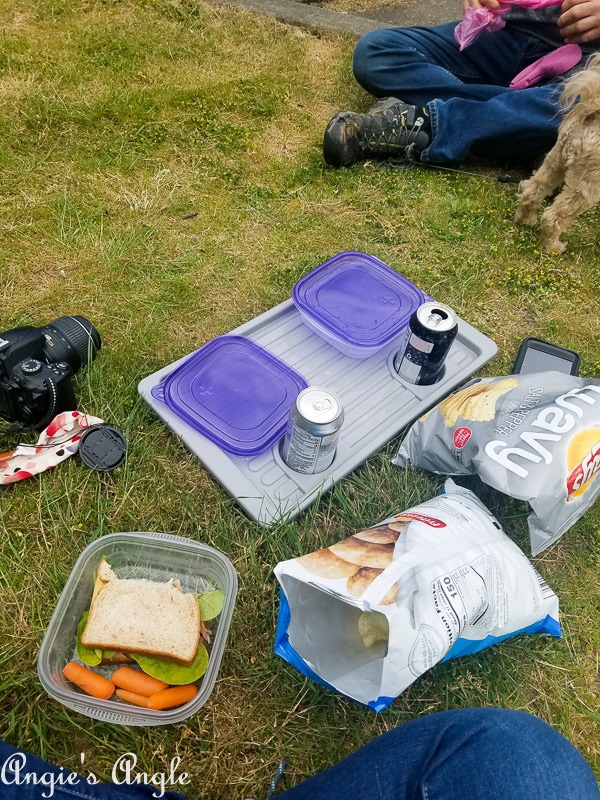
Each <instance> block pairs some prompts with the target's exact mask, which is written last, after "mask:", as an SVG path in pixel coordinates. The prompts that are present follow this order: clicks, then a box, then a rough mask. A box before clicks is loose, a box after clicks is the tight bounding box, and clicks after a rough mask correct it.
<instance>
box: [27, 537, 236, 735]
mask: <svg viewBox="0 0 600 800" xmlns="http://www.w3.org/2000/svg"><path fill="white" fill-rule="evenodd" d="M102 558H105V559H106V560H107V561H108V563H109V564H110V565H111V567H112V569H113V570H114V572H116V574H117V576H118V577H120V578H148V579H149V580H155V581H167V580H169V579H170V578H178V579H179V581H180V582H181V586H182V588H183V589H184V590H185V591H188V592H194V593H196V594H202V593H204V592H208V591H211V590H213V589H221V591H222V592H223V593H224V595H225V604H224V606H223V610H222V611H221V613H220V614H219V616H218V617H216V618H215V619H214V620H210V622H208V623H207V624H208V627H209V628H210V630H211V632H212V640H211V644H209V645H208V646H207V649H208V657H209V659H208V669H207V670H206V672H205V673H204V675H203V676H202V678H200V680H199V681H198V682H197V686H198V694H197V695H196V696H195V697H194V698H193V699H192V700H190V701H189V702H188V703H185V704H184V705H181V706H177V707H175V708H171V709H166V710H164V711H153V710H151V709H147V708H141V707H139V706H134V705H132V704H130V703H126V702H124V701H122V700H120V699H119V698H117V697H116V696H115V698H114V699H111V700H99V699H97V698H95V697H91V696H89V695H87V694H85V693H84V692H82V691H81V690H80V689H79V688H78V687H77V686H75V685H74V684H72V683H70V682H69V681H68V680H67V679H66V678H65V677H64V676H63V674H62V670H63V667H64V666H65V664H66V663H67V662H68V661H79V659H78V658H77V650H76V636H77V625H78V624H79V621H80V620H81V616H82V614H83V612H84V611H87V610H88V609H89V607H90V601H91V598H92V591H93V584H94V573H95V571H96V569H97V567H98V564H99V562H100V561H101V559H102ZM236 593H237V575H236V572H235V570H234V568H233V566H232V564H231V562H230V561H229V559H227V558H226V557H225V556H224V555H223V554H222V553H220V552H219V551H218V550H215V549H214V548H212V547H209V546H207V545H204V544H200V543H199V542H195V541H193V540H192V539H185V538H183V537H179V536H171V535H170V534H166V533H111V534H108V535H107V536H102V537H100V538H99V539H96V541H94V542H92V543H91V544H90V545H88V546H87V547H86V548H85V550H84V551H83V552H82V553H81V555H80V556H79V558H78V559H77V561H76V563H75V566H74V567H73V570H72V572H71V575H70V577H69V579H68V580H67V582H66V584H65V588H64V589H63V592H62V594H61V596H60V598H59V600H58V603H57V605H56V608H55V610H54V613H53V614H52V617H51V619H50V623H49V624H48V628H47V630H46V634H45V636H44V638H43V640H42V644H41V646H40V651H39V654H38V664H37V667H38V675H39V678H40V681H41V683H42V686H43V687H44V689H45V690H46V691H47V692H48V694H49V695H50V696H51V697H53V698H54V699H55V700H58V701H59V702H60V703H62V704H63V705H64V706H66V707H67V708H70V709H72V710H73V711H78V712H79V713H80V714H85V716H87V717H92V718H94V719H98V720H102V721H103V722H112V723H114V724H116V725H168V724H171V723H174V722H181V721H182V720H184V719H187V718H188V717H190V716H191V715H192V714H194V713H196V711H198V709H199V708H201V707H202V706H203V705H204V704H205V703H206V701H207V700H208V698H209V696H210V694H211V692H212V690H213V687H214V684H215V681H216V679H217V675H218V672H219V667H220V664H221V659H222V657H223V650H224V648H225V640H226V638H227V632H228V630H229V624H230V622H231V616H232V614H233V608H234V605H235V597H236ZM90 669H93V670H94V671H95V672H98V673H99V674H101V675H104V676H105V677H107V678H110V675H111V674H112V672H113V671H114V669H116V667H115V666H114V665H113V666H110V665H109V666H98V667H90Z"/></svg>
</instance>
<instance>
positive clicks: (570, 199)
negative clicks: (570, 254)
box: [541, 184, 600, 253]
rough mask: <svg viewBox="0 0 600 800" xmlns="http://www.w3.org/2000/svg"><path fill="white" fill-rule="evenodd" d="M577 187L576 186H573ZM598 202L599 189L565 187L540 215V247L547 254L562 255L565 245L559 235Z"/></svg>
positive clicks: (599, 196)
mask: <svg viewBox="0 0 600 800" xmlns="http://www.w3.org/2000/svg"><path fill="white" fill-rule="evenodd" d="M575 185H577V184H575ZM599 200H600V187H597V186H589V185H584V186H581V185H580V186H579V187H578V188H577V189H573V188H572V187H571V186H568V185H567V186H565V187H564V189H563V190H562V192H561V193H560V194H559V195H558V196H557V197H556V199H555V200H554V202H553V203H552V205H551V206H549V207H548V208H547V209H546V210H545V211H544V213H543V214H542V237H541V240H542V246H543V247H544V249H545V250H547V251H548V252H549V253H564V252H565V250H566V245H565V244H564V243H563V242H561V241H560V235H561V233H562V232H563V231H565V230H566V229H567V227H568V225H569V223H570V222H571V221H572V220H573V219H574V218H575V217H577V216H579V214H583V212H584V211H587V210H588V208H591V207H592V206H593V205H595V204H596V203H597V202H598V201H599Z"/></svg>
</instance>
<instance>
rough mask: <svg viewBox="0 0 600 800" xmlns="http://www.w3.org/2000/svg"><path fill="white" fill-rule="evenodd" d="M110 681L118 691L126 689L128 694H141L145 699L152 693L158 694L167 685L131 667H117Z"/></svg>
mask: <svg viewBox="0 0 600 800" xmlns="http://www.w3.org/2000/svg"><path fill="white" fill-rule="evenodd" d="M111 680H112V682H113V683H114V684H115V686H118V687H119V689H127V691H128V692H135V693H136V694H143V695H144V696H145V697H150V695H151V694H154V692H160V691H161V690H162V689H166V688H167V687H168V685H169V684H168V683H165V682H164V681H159V680H158V679H157V678H152V677H151V676H150V675H146V673H145V672H140V670H139V669H132V668H131V667H119V668H118V669H116V670H115V671H114V672H113V674H112V676H111Z"/></svg>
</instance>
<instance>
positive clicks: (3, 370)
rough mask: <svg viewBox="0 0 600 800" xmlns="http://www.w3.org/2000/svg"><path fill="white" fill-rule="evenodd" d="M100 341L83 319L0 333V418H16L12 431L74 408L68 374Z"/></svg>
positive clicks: (45, 422)
mask: <svg viewBox="0 0 600 800" xmlns="http://www.w3.org/2000/svg"><path fill="white" fill-rule="evenodd" d="M100 345H101V342H100V336H99V334H98V332H97V331H96V329H95V328H94V326H93V325H92V324H91V323H90V322H88V321H87V320H86V319H84V318H83V317H59V318H58V319H56V320H54V322H51V323H50V324H48V325H46V326H44V327H43V328H34V327H32V326H24V327H22V328H14V329H12V330H9V331H5V332H4V333H0V417H2V418H4V419H6V420H9V421H10V422H17V423H18V425H17V426H15V428H14V430H15V432H16V431H24V430H41V429H42V428H45V427H46V426H47V425H48V424H49V422H50V421H51V420H52V419H53V418H54V417H55V416H56V414H58V413H60V412H61V411H74V410H75V409H76V408H77V400H76V398H75V392H74V389H73V384H72V377H73V375H74V373H75V372H76V371H77V370H78V369H79V368H80V367H81V366H82V365H85V364H87V363H88V362H89V361H90V360H91V359H92V358H94V357H95V355H96V353H97V351H98V350H99V349H100Z"/></svg>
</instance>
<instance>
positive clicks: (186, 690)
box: [148, 683, 198, 709]
mask: <svg viewBox="0 0 600 800" xmlns="http://www.w3.org/2000/svg"><path fill="white" fill-rule="evenodd" d="M197 694H198V689H197V687H196V686H194V684H193V683H185V684H183V686H172V687H171V688H170V689H163V690H162V691H160V692H155V693H154V694H151V695H150V697H149V698H148V708H154V709H163V708H172V707H173V706H180V705H182V703H187V702H188V701H189V700H191V699H192V698H193V697H195V696H196V695H197Z"/></svg>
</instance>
